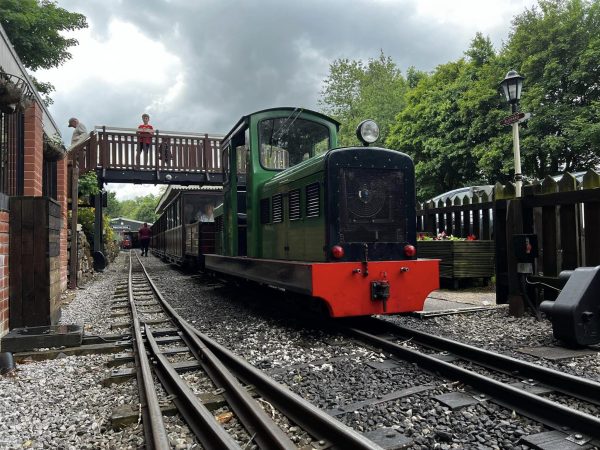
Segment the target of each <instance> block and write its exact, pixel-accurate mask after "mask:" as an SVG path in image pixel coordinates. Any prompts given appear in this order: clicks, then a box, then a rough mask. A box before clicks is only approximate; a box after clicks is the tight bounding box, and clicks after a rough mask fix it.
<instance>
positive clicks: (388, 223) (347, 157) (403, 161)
mask: <svg viewBox="0 0 600 450" xmlns="http://www.w3.org/2000/svg"><path fill="white" fill-rule="evenodd" d="M338 129H339V123H338V122H336V121H335V120H333V119H331V118H329V117H327V116H325V115H323V114H320V113H318V112H315V111H310V110H307V109H302V108H274V109H267V110H263V111H258V112H256V113H253V114H249V115H247V116H244V117H242V118H241V119H240V120H239V121H238V123H237V124H236V125H235V126H234V127H233V129H232V130H231V131H230V132H229V133H228V134H227V135H226V136H225V138H224V139H223V141H222V144H221V151H222V166H223V203H222V204H221V205H219V206H218V207H217V208H216V209H215V211H214V214H215V233H216V235H215V245H214V252H210V253H208V254H203V255H202V256H203V263H204V266H205V269H206V270H210V271H215V272H220V273H224V274H228V275H231V276H236V277H240V278H244V279H247V280H251V281H255V282H258V283H262V284H266V285H269V286H273V287H276V288H280V289H285V290H289V291H292V292H297V293H300V294H304V295H306V296H307V297H309V298H313V299H318V300H319V301H320V302H322V305H323V306H324V307H325V308H326V310H327V311H328V313H329V314H330V315H331V316H332V317H347V316H360V315H370V314H390V313H399V312H407V311H415V310H421V309H422V308H423V303H424V301H425V298H426V297H427V295H428V294H429V293H430V292H431V291H432V290H434V289H437V287H438V280H439V268H438V261H437V260H425V259H417V256H416V250H415V245H416V211H415V174H414V166H413V162H412V160H411V159H410V157H408V156H407V155H405V154H403V153H400V152H397V151H394V150H390V149H384V148H376V147H368V144H370V143H373V142H374V141H375V140H376V139H377V137H378V129H377V126H376V124H375V123H374V122H373V121H364V122H363V123H361V124H360V126H359V128H358V130H357V135H358V136H359V138H360V139H361V140H362V141H363V142H364V143H365V146H364V147H346V148H336V147H337V145H338V142H337V133H338Z"/></svg>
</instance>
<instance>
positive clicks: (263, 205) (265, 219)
mask: <svg viewBox="0 0 600 450" xmlns="http://www.w3.org/2000/svg"><path fill="white" fill-rule="evenodd" d="M269 203H270V202H269V199H268V198H262V199H261V200H260V223H261V224H263V225H264V224H265V223H269V222H270V219H271V211H270V208H269V206H270V205H269Z"/></svg>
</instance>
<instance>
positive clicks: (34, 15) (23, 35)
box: [0, 0, 87, 102]
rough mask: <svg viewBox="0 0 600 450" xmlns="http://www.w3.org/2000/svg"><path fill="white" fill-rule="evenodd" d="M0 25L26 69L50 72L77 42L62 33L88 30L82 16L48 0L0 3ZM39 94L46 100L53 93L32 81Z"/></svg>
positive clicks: (20, 0) (60, 62) (41, 83)
mask: <svg viewBox="0 0 600 450" xmlns="http://www.w3.org/2000/svg"><path fill="white" fill-rule="evenodd" d="M0 24H2V27H3V28H4V31H6V34H7V35H8V38H9V39H10V42H11V43H12V45H13V46H14V48H15V50H16V52H17V54H18V55H19V58H20V59H21V61H22V62H23V64H24V65H25V67H27V68H28V69H30V70H32V71H35V70H38V69H50V68H53V67H58V66H60V65H62V64H63V63H65V62H66V61H68V60H69V59H71V53H69V51H68V48H69V47H72V46H74V45H77V44H78V42H77V40H76V39H73V38H67V37H64V36H63V34H62V32H64V31H74V30H79V29H82V28H86V27H87V22H86V18H85V16H84V15H83V14H78V13H72V12H69V11H67V10H66V9H63V8H60V7H59V6H58V5H57V4H56V3H55V2H53V1H50V0H0ZM34 83H35V84H36V87H37V88H38V89H39V91H40V93H42V94H44V95H46V98H45V101H47V102H51V101H52V100H51V99H49V97H48V96H47V95H48V94H49V93H50V92H52V91H53V90H54V86H52V84H50V83H45V82H40V81H37V80H35V81H34Z"/></svg>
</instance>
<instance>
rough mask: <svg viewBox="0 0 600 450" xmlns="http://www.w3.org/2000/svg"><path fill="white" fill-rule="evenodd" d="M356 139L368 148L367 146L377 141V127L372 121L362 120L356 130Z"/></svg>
mask: <svg viewBox="0 0 600 450" xmlns="http://www.w3.org/2000/svg"><path fill="white" fill-rule="evenodd" d="M356 137H357V138H358V139H360V141H361V142H362V143H363V144H364V145H365V146H367V147H368V146H369V144H372V143H373V142H375V141H376V140H377V139H379V127H378V126H377V124H376V123H375V121H374V120H371V119H367V120H363V121H362V122H361V123H359V124H358V127H357V128H356Z"/></svg>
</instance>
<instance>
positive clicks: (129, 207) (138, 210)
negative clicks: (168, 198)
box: [109, 194, 160, 223]
mask: <svg viewBox="0 0 600 450" xmlns="http://www.w3.org/2000/svg"><path fill="white" fill-rule="evenodd" d="M159 199H160V195H158V196H155V195H152V194H148V195H145V196H143V197H136V198H135V199H134V200H123V201H122V202H119V205H120V210H119V211H120V214H119V215H118V216H114V217H127V218H128V219H134V220H140V221H142V222H148V223H154V222H155V221H156V219H157V218H158V216H157V215H156V214H155V213H154V210H155V209H156V205H157V204H158V200H159ZM115 200H116V199H115ZM116 201H117V202H118V200H116ZM109 206H110V198H109Z"/></svg>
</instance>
